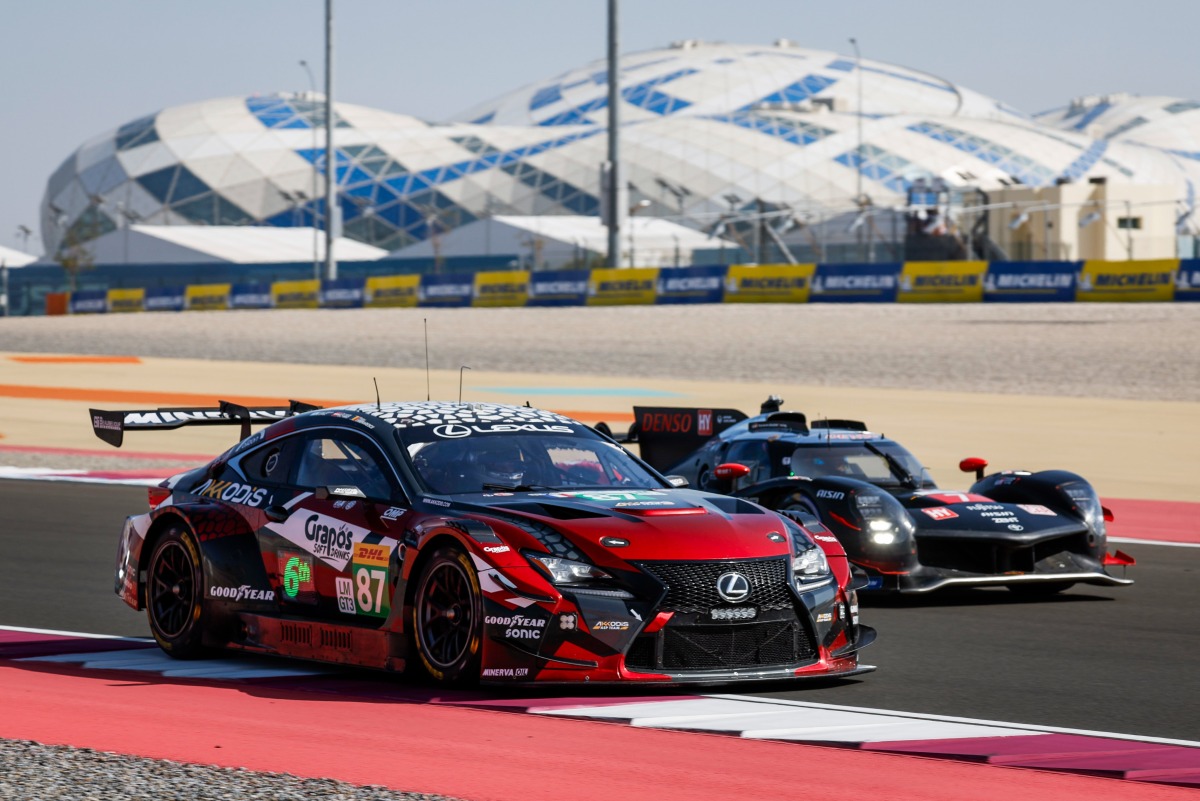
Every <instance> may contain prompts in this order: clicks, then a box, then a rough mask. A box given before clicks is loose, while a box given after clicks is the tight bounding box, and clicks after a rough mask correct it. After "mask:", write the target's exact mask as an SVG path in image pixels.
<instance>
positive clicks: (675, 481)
mask: <svg viewBox="0 0 1200 801" xmlns="http://www.w3.org/2000/svg"><path fill="white" fill-rule="evenodd" d="M667 483H669V484H670V485H671V486H672V487H677V488H682V487H686V486H687V485H688V484H689V482H688V480H687V478H686V477H685V476H667Z"/></svg>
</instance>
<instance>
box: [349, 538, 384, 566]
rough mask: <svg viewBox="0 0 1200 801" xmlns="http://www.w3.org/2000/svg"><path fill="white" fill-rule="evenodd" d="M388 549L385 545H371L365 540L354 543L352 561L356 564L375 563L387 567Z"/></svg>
mask: <svg viewBox="0 0 1200 801" xmlns="http://www.w3.org/2000/svg"><path fill="white" fill-rule="evenodd" d="M388 556H389V549H388V547H387V546H385V545H371V544H368V543H365V542H359V543H355V545H354V559H353V560H352V561H354V562H355V563H357V564H363V565H377V566H380V567H387V564H388Z"/></svg>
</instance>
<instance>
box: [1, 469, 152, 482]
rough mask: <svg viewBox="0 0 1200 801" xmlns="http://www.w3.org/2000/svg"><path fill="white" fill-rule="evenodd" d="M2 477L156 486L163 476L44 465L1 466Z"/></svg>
mask: <svg viewBox="0 0 1200 801" xmlns="http://www.w3.org/2000/svg"><path fill="white" fill-rule="evenodd" d="M0 478H3V479H11V480H16V481H70V482H73V483H76V484H122V485H125V486H135V487H155V486H158V485H159V484H160V483H162V480H163V477H162V476H157V477H147V478H107V477H96V476H89V475H88V474H87V473H77V472H72V471H69V470H57V471H50V470H47V469H46V468H42V467H0Z"/></svg>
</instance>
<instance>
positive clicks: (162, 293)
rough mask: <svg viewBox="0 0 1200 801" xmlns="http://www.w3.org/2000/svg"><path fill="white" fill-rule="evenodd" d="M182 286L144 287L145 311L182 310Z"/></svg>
mask: <svg viewBox="0 0 1200 801" xmlns="http://www.w3.org/2000/svg"><path fill="white" fill-rule="evenodd" d="M183 293H184V287H181V286H151V287H146V311H183V308H184V294H183Z"/></svg>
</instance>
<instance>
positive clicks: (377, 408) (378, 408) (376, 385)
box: [371, 376, 383, 412]
mask: <svg viewBox="0 0 1200 801" xmlns="http://www.w3.org/2000/svg"><path fill="white" fill-rule="evenodd" d="M371 380H372V381H374V382H375V411H377V412H382V411H383V406H382V405H381V404H380V403H379V379H378V378H375V377H374V376H371Z"/></svg>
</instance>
